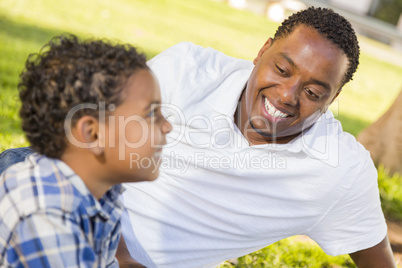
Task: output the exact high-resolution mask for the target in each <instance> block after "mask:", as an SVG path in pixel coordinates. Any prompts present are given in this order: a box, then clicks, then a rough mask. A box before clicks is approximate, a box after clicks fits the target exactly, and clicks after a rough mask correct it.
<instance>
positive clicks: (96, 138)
mask: <svg viewBox="0 0 402 268" xmlns="http://www.w3.org/2000/svg"><path fill="white" fill-rule="evenodd" d="M75 128H76V131H75V132H76V139H77V140H78V141H80V142H82V143H84V144H87V145H88V146H87V149H89V150H90V151H91V152H92V153H93V154H95V155H97V156H99V155H101V154H102V153H103V148H104V144H103V142H101V139H102V138H103V137H102V134H101V133H100V124H99V121H98V119H97V118H95V117H93V116H90V115H85V116H83V117H81V118H80V119H79V120H78V121H77V124H76V125H75Z"/></svg>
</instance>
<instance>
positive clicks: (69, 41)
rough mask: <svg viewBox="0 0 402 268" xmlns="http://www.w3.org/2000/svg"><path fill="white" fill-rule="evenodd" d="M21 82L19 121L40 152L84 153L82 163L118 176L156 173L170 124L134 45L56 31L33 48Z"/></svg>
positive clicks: (150, 176)
mask: <svg viewBox="0 0 402 268" xmlns="http://www.w3.org/2000/svg"><path fill="white" fill-rule="evenodd" d="M19 90H20V99H21V102H22V107H21V110H20V116H21V118H22V128H23V130H24V131H25V133H26V136H27V138H28V140H29V142H30V145H31V147H32V148H33V149H34V150H35V151H37V152H38V153H40V154H43V155H46V156H48V157H52V158H59V159H61V160H63V161H65V162H68V161H70V160H72V161H77V159H78V158H80V159H81V160H80V161H78V163H77V164H79V165H81V164H83V165H84V166H83V167H84V169H85V168H87V169H88V168H89V166H90V164H91V163H92V164H94V165H93V166H91V169H92V170H94V169H96V170H98V171H99V172H101V173H102V175H109V176H110V175H111V174H113V175H114V177H116V178H119V179H121V181H120V182H122V181H133V179H132V176H133V174H134V175H135V176H136V177H135V180H138V181H141V180H152V179H155V178H156V177H157V175H158V166H159V163H160V161H159V158H160V150H161V146H162V145H164V144H165V143H166V141H165V135H166V134H167V133H168V132H169V131H170V128H171V126H170V124H169V123H168V122H167V121H166V120H165V118H163V116H162V114H161V111H160V101H161V100H160V92H159V85H158V82H157V80H156V79H155V77H154V76H153V74H152V72H151V71H150V69H149V67H148V66H147V65H146V59H145V56H144V55H142V54H139V53H138V52H137V51H136V49H135V48H134V47H132V46H130V45H127V44H125V45H119V44H116V45H115V44H111V43H110V42H107V41H104V40H92V41H91V40H88V41H82V42H81V41H79V40H78V38H77V37H75V36H73V35H63V36H60V37H55V38H53V39H52V40H51V41H50V42H49V43H48V44H47V45H45V46H44V48H43V49H42V50H41V52H40V53H39V54H33V55H30V57H29V58H28V60H27V62H26V69H25V70H24V71H23V72H22V74H21V81H20V84H19ZM153 104H155V105H153ZM71 152H73V153H71ZM66 154H68V155H69V157H70V158H69V160H68V159H67V160H68V161H66ZM91 161H92V162H91ZM129 161H131V162H132V163H130V162H129ZM82 162H84V163H82ZM140 164H141V165H140ZM85 165H86V166H85ZM119 172H120V173H121V172H123V174H120V173H119ZM106 173H108V174H106ZM116 180H117V179H116Z"/></svg>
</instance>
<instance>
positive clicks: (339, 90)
mask: <svg viewBox="0 0 402 268" xmlns="http://www.w3.org/2000/svg"><path fill="white" fill-rule="evenodd" d="M341 91H342V88H340V89H338V91H337V92H336V93H335V95H334V97H333V98H332V100H331V102H330V103H329V104H327V105H325V106H324V108H323V109H322V110H321V113H325V112H326V111H327V110H328V108H329V106H331V104H332V103H333V102H334V100H335V99H336V98H337V97H338V95H339V93H341Z"/></svg>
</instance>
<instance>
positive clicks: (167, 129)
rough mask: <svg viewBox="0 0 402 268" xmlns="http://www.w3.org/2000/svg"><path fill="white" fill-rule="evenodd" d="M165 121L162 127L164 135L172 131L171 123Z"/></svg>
mask: <svg viewBox="0 0 402 268" xmlns="http://www.w3.org/2000/svg"><path fill="white" fill-rule="evenodd" d="M164 120H165V121H164V122H163V125H162V133H163V134H168V133H169V132H170V131H172V124H170V122H169V121H167V120H166V119H164Z"/></svg>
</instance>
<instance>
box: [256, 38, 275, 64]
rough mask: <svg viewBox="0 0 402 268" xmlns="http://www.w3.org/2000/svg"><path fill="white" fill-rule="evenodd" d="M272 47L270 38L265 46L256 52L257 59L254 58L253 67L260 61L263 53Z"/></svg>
mask: <svg viewBox="0 0 402 268" xmlns="http://www.w3.org/2000/svg"><path fill="white" fill-rule="evenodd" d="M271 45H272V38H271V37H270V38H269V39H268V40H267V42H265V44H264V45H263V46H262V48H261V49H260V51H258V55H257V57H255V59H254V60H253V63H254V65H256V64H257V62H258V61H259V60H260V59H261V57H262V55H263V54H264V52H265V51H266V50H267V49H268V48H270V47H271Z"/></svg>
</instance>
